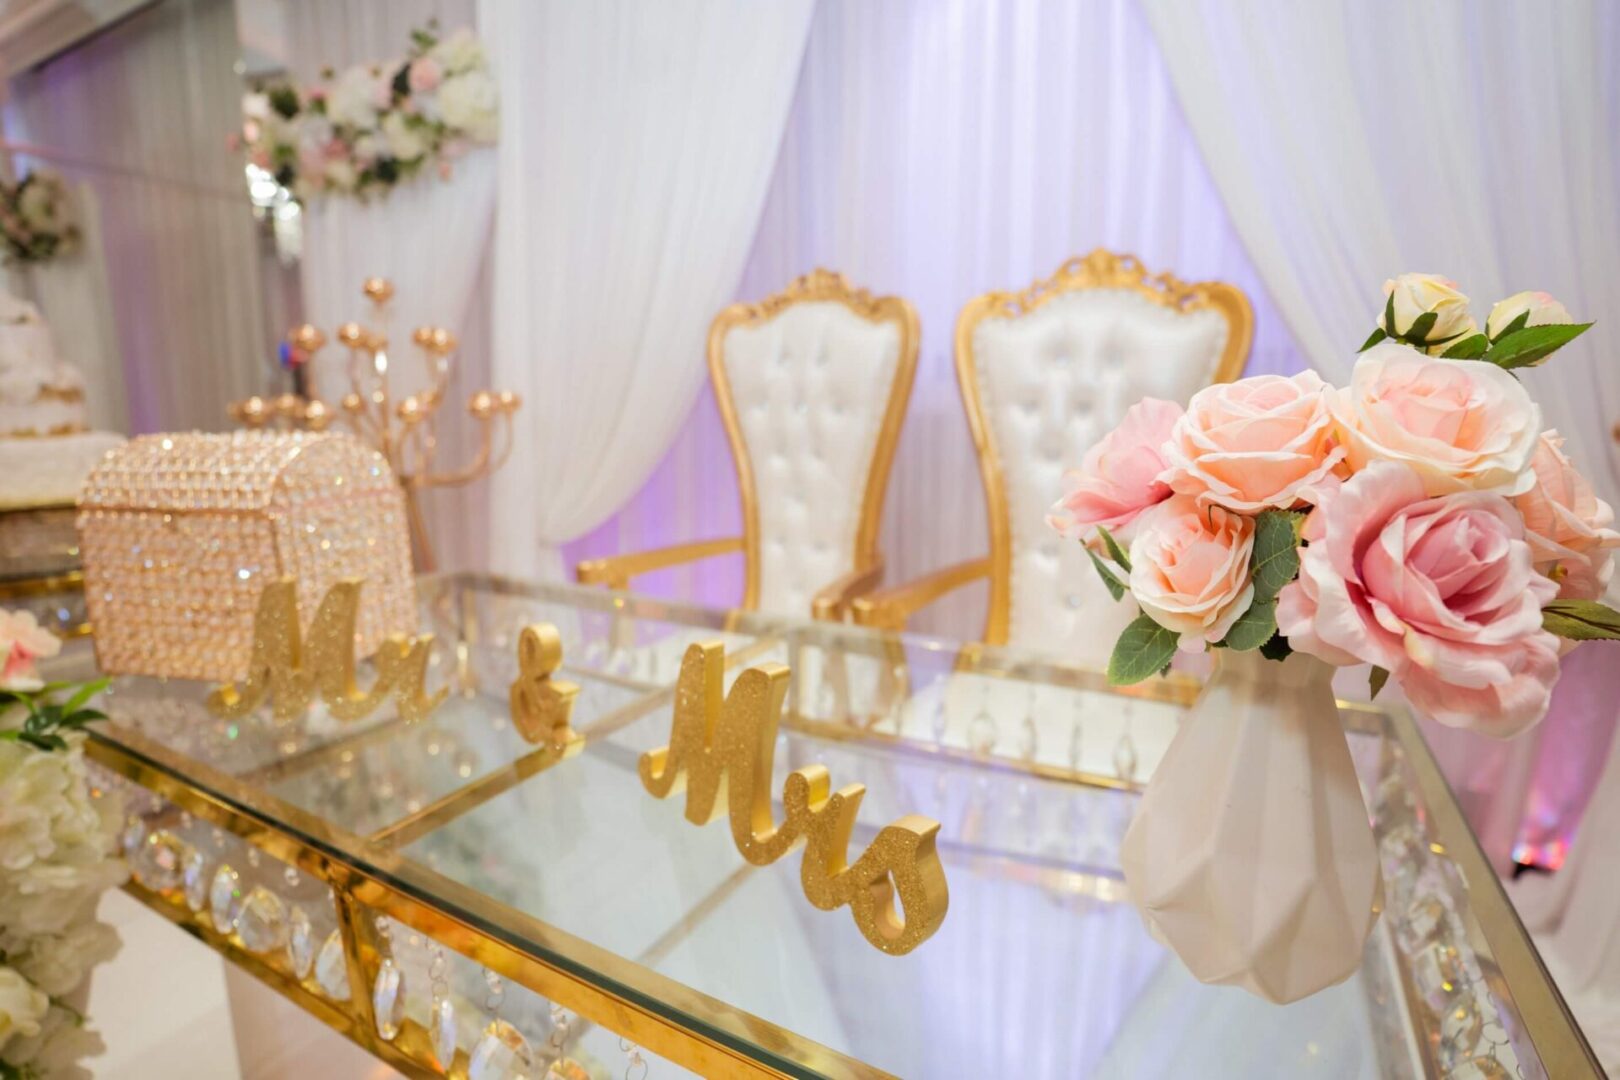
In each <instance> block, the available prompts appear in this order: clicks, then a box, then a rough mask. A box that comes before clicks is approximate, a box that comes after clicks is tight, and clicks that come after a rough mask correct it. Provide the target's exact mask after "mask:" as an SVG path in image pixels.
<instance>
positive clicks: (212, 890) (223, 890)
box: [208, 863, 242, 934]
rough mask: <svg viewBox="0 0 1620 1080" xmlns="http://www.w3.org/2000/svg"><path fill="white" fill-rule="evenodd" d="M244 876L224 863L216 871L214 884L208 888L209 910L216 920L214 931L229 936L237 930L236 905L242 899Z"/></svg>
mask: <svg viewBox="0 0 1620 1080" xmlns="http://www.w3.org/2000/svg"><path fill="white" fill-rule="evenodd" d="M241 886H242V876H241V875H240V874H238V873H237V872H236V871H235V870H233V869H231V865H230V864H229V863H222V864H221V865H220V868H219V869H218V870H216V871H214V882H213V884H212V885H210V886H208V909H209V914H210V915H212V916H213V919H214V929H215V930H218V931H219V932H220V933H222V934H228V933H230V932H231V931H232V930H234V929H236V905H237V902H238V901H239V900H240V899H241V897H242V888H241Z"/></svg>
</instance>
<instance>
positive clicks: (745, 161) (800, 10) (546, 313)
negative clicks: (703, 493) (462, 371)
mask: <svg viewBox="0 0 1620 1080" xmlns="http://www.w3.org/2000/svg"><path fill="white" fill-rule="evenodd" d="M809 18H810V4H809V2H808V0H795V2H792V3H775V4H768V5H767V4H754V3H748V2H745V0H724V2H713V0H711V2H702V0H671V2H666V3H660V4H655V5H650V4H642V3H634V2H629V0H615V2H611V3H595V4H574V3H566V2H562V0H552V2H545V3H532V2H525V0H481V2H480V4H479V20H478V21H479V28H480V30H481V32H482V34H483V36H484V40H485V42H486V43H487V44H488V46H489V47H490V49H491V53H492V57H491V58H492V62H493V64H494V66H495V70H496V73H497V77H498V78H499V80H500V85H501V96H502V99H503V100H504V101H507V102H522V108H506V109H503V110H502V112H501V146H500V180H499V184H498V189H499V202H500V222H499V227H498V228H497V230H496V234H495V245H494V246H495V275H494V289H495V293H494V313H495V322H494V339H495V351H494V360H495V369H494V370H495V376H496V378H497V380H498V381H500V382H501V383H503V384H504V385H506V386H508V387H510V388H511V389H514V390H517V391H519V392H520V393H522V394H523V396H524V398H525V400H526V401H527V404H526V405H525V420H524V423H523V424H522V425H521V426H520V438H519V440H518V446H517V455H516V456H517V460H518V462H519V463H520V466H521V467H520V468H514V469H510V470H507V471H506V472H504V473H501V474H498V475H497V476H496V478H495V486H494V492H493V496H494V507H493V513H492V519H493V520H492V526H493V527H492V530H491V531H492V535H493V541H492V543H493V551H492V561H493V563H494V565H495V566H496V568H497V569H501V570H506V571H511V572H517V573H522V574H525V575H532V574H534V573H535V572H536V571H537V570H538V571H539V572H540V573H542V574H546V575H552V576H555V575H558V574H560V573H561V571H562V566H561V559H560V555H559V549H560V546H561V545H562V544H564V543H567V542H568V541H570V540H573V539H574V538H575V537H577V536H579V535H580V534H581V533H583V532H585V531H586V530H588V529H591V528H593V527H594V526H596V525H597V524H598V523H599V522H601V521H602V520H603V519H604V518H606V517H607V516H608V515H610V514H612V513H613V512H614V511H615V510H617V509H618V508H619V507H620V506H621V505H622V504H623V503H624V501H625V500H626V499H627V498H628V497H629V496H630V495H631V494H632V493H634V492H635V491H636V489H637V488H638V487H640V486H641V484H642V483H643V482H644V481H645V480H646V478H647V475H648V473H649V472H651V471H652V469H653V467H654V466H655V465H656V464H657V463H658V461H659V459H660V458H661V457H663V456H664V453H665V451H666V450H667V449H668V448H669V444H670V440H671V438H672V437H673V436H674V434H675V433H676V431H678V430H679V428H680V426H681V423H682V421H683V420H684V419H685V417H686V414H687V412H688V411H689V410H690V409H691V406H692V401H693V398H694V397H695V396H696V394H697V391H698V389H699V387H700V386H701V385H702V381H703V371H704V366H703V351H704V350H703V343H704V338H705V334H706V332H707V328H708V323H709V319H710V317H711V316H712V315H713V314H714V312H715V311H716V310H718V309H719V308H720V307H721V306H723V305H724V304H725V303H726V302H727V301H728V300H730V299H731V297H732V295H733V293H734V292H735V290H736V287H737V277H738V274H739V272H740V271H741V269H742V266H743V261H744V259H745V258H746V255H747V252H748V245H749V241H750V239H751V238H752V237H753V235H754V231H755V227H756V225H757V223H758V221H759V209H760V205H761V202H762V200H763V199H764V195H765V190H766V186H767V183H768V181H769V179H770V175H771V165H772V163H773V162H774V161H775V159H776V153H777V147H778V144H779V142H780V138H781V132H782V124H783V121H784V119H785V118H786V116H787V111H788V104H789V101H790V100H791V97H792V92H793V82H794V76H795V75H796V74H797V72H798V68H799V60H800V57H801V55H802V53H803V50H804V41H805V31H806V28H807V26H808V24H809Z"/></svg>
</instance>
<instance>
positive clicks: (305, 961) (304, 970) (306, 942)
mask: <svg viewBox="0 0 1620 1080" xmlns="http://www.w3.org/2000/svg"><path fill="white" fill-rule="evenodd" d="M287 963H288V964H290V965H291V966H292V973H293V974H294V975H295V976H297V977H298V978H300V979H307V978H309V969H310V967H311V966H312V965H313V964H314V963H315V927H314V926H313V925H311V923H310V921H309V912H307V911H305V910H304V909H303V908H301V907H299V906H298V905H297V904H294V905H293V908H292V912H291V913H290V914H289V915H288V916H287Z"/></svg>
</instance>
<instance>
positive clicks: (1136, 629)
mask: <svg viewBox="0 0 1620 1080" xmlns="http://www.w3.org/2000/svg"><path fill="white" fill-rule="evenodd" d="M1178 639H1179V635H1178V634H1176V633H1175V632H1174V631H1171V630H1166V629H1165V628H1164V627H1162V626H1160V625H1159V624H1158V623H1156V622H1154V621H1153V620H1152V619H1151V618H1149V617H1148V616H1146V615H1138V616H1137V617H1136V621H1135V622H1133V623H1131V625H1129V626H1127V627H1126V628H1125V632H1124V633H1122V634H1120V635H1119V640H1118V641H1117V642H1115V643H1114V654H1113V655H1112V656H1110V657H1109V658H1108V681H1109V682H1110V683H1112V684H1113V685H1115V686H1129V685H1131V684H1132V683H1139V682H1141V681H1142V680H1143V679H1146V678H1149V677H1150V676H1153V675H1158V674H1161V673H1163V672H1164V670H1165V669H1166V668H1168V667H1169V666H1170V661H1171V660H1173V659H1175V656H1176V642H1177V640H1178Z"/></svg>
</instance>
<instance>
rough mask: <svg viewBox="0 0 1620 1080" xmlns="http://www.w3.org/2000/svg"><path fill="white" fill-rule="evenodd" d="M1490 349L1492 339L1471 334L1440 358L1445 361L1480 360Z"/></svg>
mask: <svg viewBox="0 0 1620 1080" xmlns="http://www.w3.org/2000/svg"><path fill="white" fill-rule="evenodd" d="M1490 347H1491V339H1490V338H1488V337H1486V336H1485V335H1484V334H1470V335H1468V336H1467V337H1465V338H1463V339H1462V340H1461V341H1459V342H1457V343H1456V344H1455V345H1453V346H1451V347H1450V348H1449V349H1447V350H1446V351H1445V352H1443V353H1441V354H1440V356H1441V358H1442V359H1445V360H1478V359H1479V358H1480V357H1482V356H1484V355H1485V350H1487V349H1489V348H1490Z"/></svg>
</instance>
